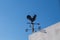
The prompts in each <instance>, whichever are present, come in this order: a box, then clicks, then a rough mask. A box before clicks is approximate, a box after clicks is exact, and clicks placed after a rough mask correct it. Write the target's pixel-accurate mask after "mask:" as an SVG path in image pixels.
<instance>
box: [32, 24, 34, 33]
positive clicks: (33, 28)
mask: <svg viewBox="0 0 60 40" xmlns="http://www.w3.org/2000/svg"><path fill="white" fill-rule="evenodd" d="M32 33H34V23H32Z"/></svg>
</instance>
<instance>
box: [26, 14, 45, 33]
mask: <svg viewBox="0 0 60 40" xmlns="http://www.w3.org/2000/svg"><path fill="white" fill-rule="evenodd" d="M36 17H37V15H36V14H35V15H34V16H30V15H27V19H28V20H29V21H30V23H28V24H30V25H31V26H30V28H31V29H26V32H28V30H32V33H34V32H36V30H35V28H34V25H35V24H37V25H38V30H41V27H40V23H34V21H35V20H36ZM44 31H45V30H44Z"/></svg>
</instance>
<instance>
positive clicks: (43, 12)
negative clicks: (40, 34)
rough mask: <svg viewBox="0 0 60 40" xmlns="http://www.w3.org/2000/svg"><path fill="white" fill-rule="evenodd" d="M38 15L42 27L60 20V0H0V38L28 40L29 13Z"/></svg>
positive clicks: (37, 20) (1, 39)
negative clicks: (26, 29)
mask: <svg viewBox="0 0 60 40" xmlns="http://www.w3.org/2000/svg"><path fill="white" fill-rule="evenodd" d="M28 14H29V15H34V14H36V15H37V19H36V21H35V22H39V23H40V24H41V27H42V28H45V27H48V26H50V25H52V24H55V23H57V22H60V1H59V0H0V40H28V36H29V34H31V32H28V33H26V32H25V28H27V27H29V25H28V24H27V22H29V21H28V20H27V19H26V16H27V15H28Z"/></svg>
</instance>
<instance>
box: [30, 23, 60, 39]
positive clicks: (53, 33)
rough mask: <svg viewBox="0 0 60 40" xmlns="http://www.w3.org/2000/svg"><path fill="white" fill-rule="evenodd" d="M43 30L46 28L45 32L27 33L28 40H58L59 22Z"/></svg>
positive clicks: (59, 35) (59, 37)
mask: <svg viewBox="0 0 60 40" xmlns="http://www.w3.org/2000/svg"><path fill="white" fill-rule="evenodd" d="M43 30H46V32H47V33H44V32H42V31H40V32H36V33H33V34H31V35H29V40H60V22H58V23H56V24H54V25H51V26H49V27H47V28H45V29H43Z"/></svg>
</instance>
